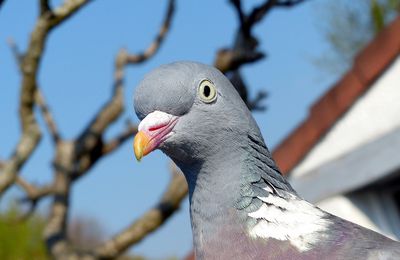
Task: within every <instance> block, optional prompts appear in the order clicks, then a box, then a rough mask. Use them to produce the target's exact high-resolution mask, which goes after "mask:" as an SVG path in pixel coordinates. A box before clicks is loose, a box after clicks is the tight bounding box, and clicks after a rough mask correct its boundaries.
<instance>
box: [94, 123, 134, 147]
mask: <svg viewBox="0 0 400 260" xmlns="http://www.w3.org/2000/svg"><path fill="white" fill-rule="evenodd" d="M137 131H138V129H137V126H136V125H131V124H128V125H127V127H126V128H125V130H124V131H122V132H121V133H119V134H118V135H117V136H116V137H114V138H113V139H111V140H110V141H109V142H108V143H106V144H104V146H103V149H102V154H103V155H106V154H109V153H111V152H113V151H115V150H116V149H117V148H118V147H120V146H121V145H122V144H123V143H124V142H125V141H126V140H127V139H129V138H130V137H132V136H134V135H135V134H136V133H137Z"/></svg>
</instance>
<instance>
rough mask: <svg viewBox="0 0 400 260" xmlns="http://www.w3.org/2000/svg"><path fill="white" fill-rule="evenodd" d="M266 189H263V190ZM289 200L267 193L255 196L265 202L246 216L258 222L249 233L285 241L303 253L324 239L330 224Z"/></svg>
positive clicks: (299, 202)
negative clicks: (264, 195)
mask: <svg viewBox="0 0 400 260" xmlns="http://www.w3.org/2000/svg"><path fill="white" fill-rule="evenodd" d="M266 190H267V189H266ZM288 195H289V196H291V197H290V199H289V200H286V199H283V198H280V197H277V196H275V195H273V194H270V195H269V196H268V197H258V198H259V199H261V200H262V201H264V202H265V203H263V205H262V206H261V207H260V208H259V209H258V210H257V211H254V212H251V213H249V214H248V216H249V217H251V218H255V219H258V223H257V224H256V225H255V226H253V227H252V228H251V229H250V230H249V233H250V236H251V237H254V238H257V237H259V238H275V239H277V240H282V241H284V240H287V241H289V242H290V243H291V244H292V245H293V246H295V247H296V248H297V249H298V250H299V251H301V252H304V251H307V250H310V249H312V247H313V246H314V245H315V244H316V243H317V242H318V241H319V240H320V239H321V238H322V237H323V236H324V233H323V231H325V230H327V229H328V227H329V225H330V222H329V221H328V220H327V219H325V218H323V217H324V216H325V213H324V212H323V211H322V210H320V209H318V208H316V207H315V206H313V205H312V204H310V203H308V202H307V201H304V200H301V199H299V198H297V197H295V196H293V195H291V194H288Z"/></svg>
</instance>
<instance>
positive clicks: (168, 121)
mask: <svg viewBox="0 0 400 260" xmlns="http://www.w3.org/2000/svg"><path fill="white" fill-rule="evenodd" d="M178 118H179V117H177V116H173V115H170V114H167V113H165V112H161V111H154V112H152V113H150V114H148V115H147V116H146V117H145V118H144V119H143V120H142V122H140V124H139V127H138V130H139V132H138V133H137V134H136V136H135V139H134V141H133V150H134V152H135V156H136V159H137V160H138V161H140V160H141V159H142V157H144V156H146V155H147V154H149V153H150V152H152V151H153V150H155V149H157V148H158V147H159V146H160V144H161V143H162V142H164V141H165V140H166V139H167V138H169V137H170V136H171V135H172V134H173V132H172V129H173V128H174V126H175V125H176V123H177V121H178Z"/></svg>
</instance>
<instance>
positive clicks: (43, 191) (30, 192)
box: [15, 176, 54, 201]
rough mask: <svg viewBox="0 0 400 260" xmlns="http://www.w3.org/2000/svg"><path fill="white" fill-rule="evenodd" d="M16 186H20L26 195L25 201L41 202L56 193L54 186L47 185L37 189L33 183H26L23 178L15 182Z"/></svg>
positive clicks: (19, 177) (18, 178)
mask: <svg viewBox="0 0 400 260" xmlns="http://www.w3.org/2000/svg"><path fill="white" fill-rule="evenodd" d="M15 182H16V184H18V185H19V186H20V187H21V188H22V189H23V190H24V191H25V193H26V197H25V198H24V199H23V200H24V201H28V200H31V201H36V200H39V199H41V198H43V197H45V196H47V195H49V194H51V193H52V192H53V191H54V187H53V185H52V184H51V185H45V186H41V187H37V186H35V185H33V184H31V183H28V182H27V181H25V180H24V179H23V178H22V177H21V176H18V177H17V179H16V180H15Z"/></svg>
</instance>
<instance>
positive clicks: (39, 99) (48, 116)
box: [35, 89, 60, 143]
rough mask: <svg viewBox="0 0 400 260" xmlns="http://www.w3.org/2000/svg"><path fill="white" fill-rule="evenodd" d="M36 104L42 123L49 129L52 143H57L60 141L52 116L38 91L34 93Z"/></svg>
mask: <svg viewBox="0 0 400 260" xmlns="http://www.w3.org/2000/svg"><path fill="white" fill-rule="evenodd" d="M35 101H36V104H37V105H38V106H39V108H40V111H41V112H42V115H43V118H44V121H45V123H46V125H47V128H48V129H49V133H50V135H51V137H52V140H53V142H54V143H57V142H58V141H59V140H60V133H59V132H58V129H57V126H56V123H55V121H54V118H53V115H52V114H51V112H50V109H49V107H48V106H47V104H46V102H45V100H44V97H43V95H42V94H41V92H40V89H37V91H36V97H35Z"/></svg>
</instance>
